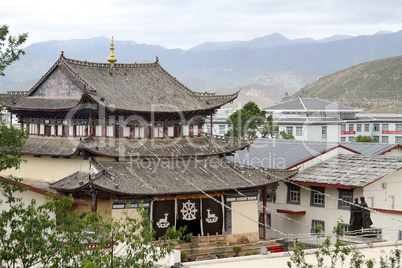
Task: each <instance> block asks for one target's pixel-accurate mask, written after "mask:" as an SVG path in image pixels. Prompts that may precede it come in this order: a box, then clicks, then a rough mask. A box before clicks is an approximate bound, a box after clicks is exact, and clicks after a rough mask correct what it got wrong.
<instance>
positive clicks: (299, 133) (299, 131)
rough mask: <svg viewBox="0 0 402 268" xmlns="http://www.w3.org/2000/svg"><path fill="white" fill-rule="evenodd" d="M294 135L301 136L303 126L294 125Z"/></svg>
mask: <svg viewBox="0 0 402 268" xmlns="http://www.w3.org/2000/svg"><path fill="white" fill-rule="evenodd" d="M296 136H303V127H296Z"/></svg>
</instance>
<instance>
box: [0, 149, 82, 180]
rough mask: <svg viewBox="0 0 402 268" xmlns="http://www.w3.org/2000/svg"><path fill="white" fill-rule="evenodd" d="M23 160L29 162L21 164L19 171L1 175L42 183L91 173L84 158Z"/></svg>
mask: <svg viewBox="0 0 402 268" xmlns="http://www.w3.org/2000/svg"><path fill="white" fill-rule="evenodd" d="M22 158H23V159H24V160H26V161H27V162H25V163H24V162H23V163H21V166H20V168H19V169H7V170H3V171H1V172H0V175H2V176H9V175H13V176H16V177H22V178H29V179H36V180H40V181H43V180H49V181H58V180H60V179H62V178H64V177H66V176H68V175H71V174H72V173H74V172H76V171H79V170H81V171H87V172H88V171H89V163H90V160H83V157H82V156H74V157H71V158H63V157H60V158H52V157H50V156H41V157H33V156H32V155H24V156H23V157H22Z"/></svg>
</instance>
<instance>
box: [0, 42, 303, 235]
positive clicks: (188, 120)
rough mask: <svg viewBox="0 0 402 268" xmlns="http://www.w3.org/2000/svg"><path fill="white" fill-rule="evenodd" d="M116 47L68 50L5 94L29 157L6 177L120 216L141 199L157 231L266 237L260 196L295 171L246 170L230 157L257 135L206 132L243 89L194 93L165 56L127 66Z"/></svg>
mask: <svg viewBox="0 0 402 268" xmlns="http://www.w3.org/2000/svg"><path fill="white" fill-rule="evenodd" d="M113 50H114V47H113V40H112V45H111V55H110V58H108V61H109V63H93V62H87V61H79V60H73V59H68V58H66V57H65V56H64V53H63V52H62V53H61V56H60V58H59V59H58V60H57V61H56V62H55V63H54V65H53V66H52V67H51V68H50V69H49V70H48V71H47V72H46V73H45V74H44V75H43V77H42V78H41V79H40V80H39V81H38V82H37V83H36V84H35V85H34V86H33V87H32V88H31V89H30V90H29V91H27V92H26V93H25V94H3V95H1V96H0V97H1V98H2V99H3V100H4V102H5V103H6V108H7V110H8V111H9V112H10V113H11V114H12V115H14V116H17V118H18V120H19V123H20V125H21V129H26V130H27V131H28V132H29V138H28V140H27V142H26V145H25V147H24V149H23V152H22V153H23V158H24V159H25V160H27V162H26V163H22V164H21V167H20V169H18V170H6V171H3V172H2V173H1V174H0V175H1V176H3V177H6V176H8V175H10V174H12V175H14V176H19V177H22V178H23V179H24V182H25V181H26V182H40V185H43V184H46V186H41V187H42V188H41V187H39V186H38V187H36V186H35V187H36V188H35V187H34V186H32V187H31V188H32V189H37V190H38V191H40V190H44V191H51V192H57V193H58V194H61V195H67V194H72V195H73V197H74V198H75V199H76V200H78V201H77V202H76V203H77V209H78V210H87V209H92V210H93V211H97V210H105V209H109V210H111V211H112V213H111V215H112V216H114V217H119V216H120V215H121V212H122V211H123V210H124V209H129V210H132V213H135V207H136V206H137V205H138V204H139V203H140V202H142V203H143V205H144V207H146V208H148V209H149V214H150V217H151V219H152V220H153V226H154V228H155V230H156V236H157V237H159V236H161V235H163V234H164V232H165V231H166V228H167V227H169V226H176V227H179V226H184V225H186V226H187V227H188V228H189V231H191V232H192V233H193V234H194V235H207V234H216V233H218V234H222V233H227V234H232V235H233V236H234V237H233V239H236V235H237V236H238V237H239V236H245V237H246V238H247V239H248V240H249V241H255V240H258V239H259V237H261V236H263V237H265V231H264V232H263V233H261V232H260V234H259V225H261V224H262V225H264V224H266V217H264V215H262V216H263V217H261V216H260V215H258V213H259V212H258V211H259V209H258V205H259V204H257V201H258V200H259V199H260V196H265V198H262V199H263V200H265V201H263V203H266V196H267V193H266V189H267V186H268V185H270V184H273V183H274V182H276V181H277V180H280V179H283V178H289V177H292V176H294V175H295V174H296V173H297V171H278V170H270V169H264V168H247V167H240V166H238V165H237V164H234V163H233V162H230V161H228V160H227V159H226V156H227V155H229V154H231V153H233V152H235V151H238V150H244V149H246V150H247V148H248V147H249V146H250V145H251V143H252V141H249V140H240V139H235V138H229V137H218V136H213V135H210V134H208V133H203V132H202V127H203V125H204V123H205V120H206V118H207V117H211V116H212V115H213V114H214V113H215V112H216V110H217V109H219V108H220V107H221V106H222V105H224V104H226V103H229V102H232V101H233V100H234V99H236V98H237V95H238V92H236V93H233V94H230V95H216V94H213V93H200V92H194V91H192V90H190V89H189V88H187V87H186V86H185V85H183V84H182V83H180V82H179V81H178V80H177V79H176V78H175V77H173V76H172V75H171V74H169V73H168V72H167V71H166V70H165V69H163V68H162V66H161V65H160V63H159V60H158V58H156V61H155V62H153V63H131V64H120V63H116V61H117V60H116V58H115V57H114V51H113ZM27 184H28V183H27ZM34 184H35V183H32V185H34ZM35 185H39V184H35ZM44 188H46V189H44ZM32 189H31V190H32ZM127 204H131V207H130V208H127ZM260 205H262V204H260ZM264 211H265V210H264ZM264 213H266V212H264ZM259 222H260V224H259ZM264 230H265V229H264Z"/></svg>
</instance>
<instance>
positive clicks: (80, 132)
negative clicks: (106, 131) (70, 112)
mask: <svg viewBox="0 0 402 268" xmlns="http://www.w3.org/2000/svg"><path fill="white" fill-rule="evenodd" d="M75 131H76V134H75V135H76V136H79V137H84V136H86V125H76V127H75Z"/></svg>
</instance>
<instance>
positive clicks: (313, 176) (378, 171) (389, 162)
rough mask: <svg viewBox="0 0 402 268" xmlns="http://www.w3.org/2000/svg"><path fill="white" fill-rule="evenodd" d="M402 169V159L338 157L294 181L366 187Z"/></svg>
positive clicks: (317, 165) (305, 172)
mask: <svg viewBox="0 0 402 268" xmlns="http://www.w3.org/2000/svg"><path fill="white" fill-rule="evenodd" d="M400 168H402V158H401V157H396V156H379V155H361V154H356V155H338V156H336V157H333V158H331V159H329V160H326V161H323V162H320V163H318V164H316V165H314V166H312V167H310V168H307V169H304V170H303V171H301V172H300V173H299V174H298V175H297V176H296V177H295V178H294V179H293V180H294V181H299V182H306V183H319V184H329V185H335V186H336V185H339V186H349V187H364V186H366V185H368V184H370V183H372V182H374V181H376V180H378V179H380V178H382V177H384V176H386V175H388V174H391V173H393V172H395V171H397V170H399V169H400Z"/></svg>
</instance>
